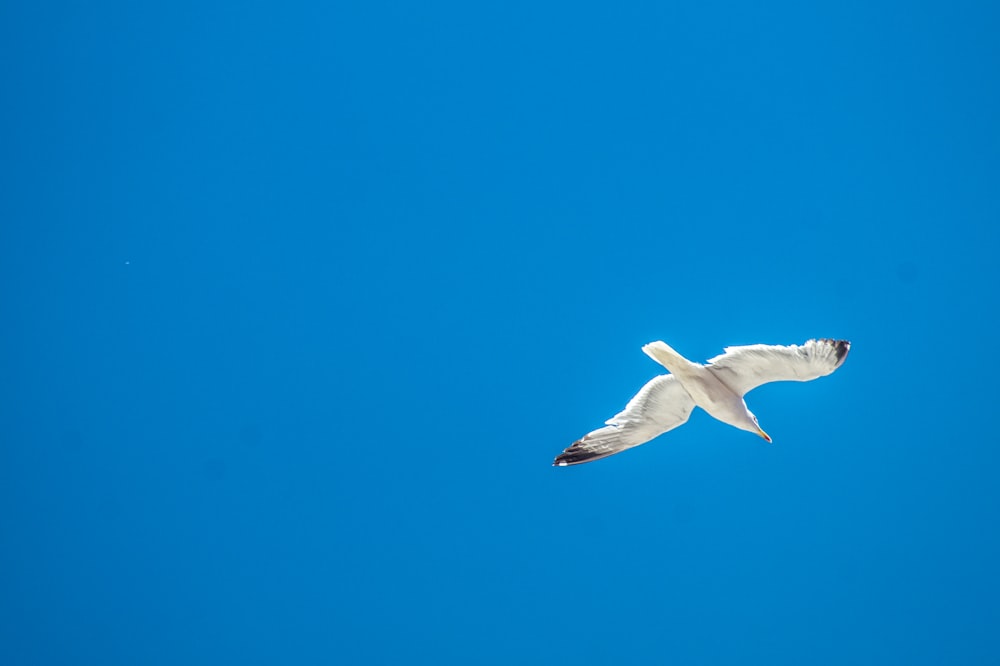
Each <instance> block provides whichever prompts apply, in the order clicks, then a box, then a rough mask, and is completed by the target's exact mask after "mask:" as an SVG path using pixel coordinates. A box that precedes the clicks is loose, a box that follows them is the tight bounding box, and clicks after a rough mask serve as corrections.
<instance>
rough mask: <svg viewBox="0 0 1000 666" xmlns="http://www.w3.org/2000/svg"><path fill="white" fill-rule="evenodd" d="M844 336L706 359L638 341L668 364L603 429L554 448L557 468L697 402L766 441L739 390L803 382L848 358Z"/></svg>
mask: <svg viewBox="0 0 1000 666" xmlns="http://www.w3.org/2000/svg"><path fill="white" fill-rule="evenodd" d="M850 349H851V343H850V342H848V341H847V340H830V339H826V338H824V339H821V340H809V341H807V342H806V343H805V344H803V345H747V346H743V347H726V348H725V349H724V353H723V354H721V355H719V356H716V357H715V358H713V359H709V361H708V363H707V364H705V365H702V364H701V363H694V362H692V361H689V360H687V359H686V358H684V357H683V356H681V355H680V354H678V353H677V352H676V351H674V350H673V349H671V348H670V347H669V346H668V345H667V343H665V342H662V341H660V340H657V341H656V342H650V343H649V344H648V345H645V346H644V347H643V348H642V351H644V352H645V353H646V354H647V355H648V356H649V357H650V358H652V359H653V360H654V361H656V362H657V363H659V364H660V365H662V366H663V367H664V368H666V369H667V370H669V371H670V374H669V375H659V376H657V377H654V378H653V379H651V380H649V381H648V382H647V383H646V385H645V386H643V387H642V389H640V391H639V392H638V393H637V394H636V395H635V397H634V398H632V399H631V400H629V403H628V404H627V405H626V406H625V409H624V410H622V411H621V412H619V413H618V414H616V415H615V416H613V417H611V418H610V419H608V420H607V421H605V424H606V425H605V426H604V427H603V428H598V429H597V430H594V431H593V432H590V433H588V434H587V435H584V436H583V438H582V439H578V440H577V441H575V442H573V444H572V445H571V446H570V447H569V448H567V449H566V450H565V451H563V452H562V453H561V454H559V455H558V456H557V457H556V459H555V462H553V463H552V464H553V465H555V466H556V467H566V466H568V465H579V464H580V463H585V462H590V461H592V460H600V459H601V458H607V457H608V456H610V455H614V454H616V453H619V452H621V451H624V450H625V449H631V448H632V447H633V446H639V445H640V444H645V443H646V442H648V441H649V440H651V439H653V438H654V437H657V436H658V435H662V434H663V433H665V432H667V431H670V430H673V429H674V428H676V427H677V426H680V425H684V423H686V422H687V420H688V417H690V416H691V411H692V410H693V409H694V408H695V407H701V408H702V409H704V410H705V411H706V412H708V413H709V414H710V415H712V416H713V417H715V418H716V419H718V420H720V421H722V422H723V423H728V424H729V425H731V426H735V427H737V428H739V429H740V430H746V431H748V432H752V433H754V434H755V435H759V436H761V437H763V438H764V439H765V440H766V441H768V442H770V441H771V438H770V437H769V436H768V434H767V433H766V432H764V431H763V430H761V427H760V424H758V423H757V417H756V416H754V415H753V412H751V411H750V410H749V409H748V408H747V403H746V402H744V400H743V396H744V395H745V394H746V393H748V392H749V391H752V390H753V389H755V388H757V387H758V386H760V385H761V384H767V383H769V382H784V381H797V382H808V381H810V380H813V379H816V378H817V377H825V376H826V375H829V374H830V373H832V372H833V371H834V370H836V369H837V368H839V367H840V366H841V364H842V363H843V362H844V359H845V358H847V352H848V351H850Z"/></svg>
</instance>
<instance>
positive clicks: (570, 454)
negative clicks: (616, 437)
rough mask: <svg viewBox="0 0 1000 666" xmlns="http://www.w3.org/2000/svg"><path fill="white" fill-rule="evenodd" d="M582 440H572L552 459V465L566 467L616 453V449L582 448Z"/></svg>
mask: <svg viewBox="0 0 1000 666" xmlns="http://www.w3.org/2000/svg"><path fill="white" fill-rule="evenodd" d="M582 444H583V440H582V439H578V440H576V441H575V442H573V443H572V444H571V445H570V446H569V447H568V448H567V449H566V450H565V451H563V452H562V453H560V454H559V455H558V456H556V459H555V460H553V461H552V466H553V467H568V466H569V465H579V464H581V463H585V462H590V461H592V460H600V459H601V458H607V457H608V456H610V455H612V454H614V453H617V452H616V451H610V452H608V451H592V450H588V449H585V448H582Z"/></svg>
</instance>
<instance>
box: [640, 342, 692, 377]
mask: <svg viewBox="0 0 1000 666" xmlns="http://www.w3.org/2000/svg"><path fill="white" fill-rule="evenodd" d="M642 351H644V352H646V355H647V356H649V358H651V359H653V360H654V361H656V362H657V363H659V364H660V365H662V366H663V367H664V368H666V369H667V370H669V371H670V372H671V373H673V374H677V369H678V368H682V367H684V366H686V365H690V363H691V361H689V360H687V359H686V358H684V357H683V356H681V355H680V354H678V353H677V352H675V351H674V350H673V349H672V348H671V347H670V345H668V344H667V343H666V342H663V341H662V340H657V341H656V342H650V343H649V344H648V345H644V346H643V348H642Z"/></svg>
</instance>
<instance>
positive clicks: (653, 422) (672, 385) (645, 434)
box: [552, 375, 694, 467]
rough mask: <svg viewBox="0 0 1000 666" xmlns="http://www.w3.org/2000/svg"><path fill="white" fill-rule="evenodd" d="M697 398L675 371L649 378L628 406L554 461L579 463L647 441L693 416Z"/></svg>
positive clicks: (561, 465)
mask: <svg viewBox="0 0 1000 666" xmlns="http://www.w3.org/2000/svg"><path fill="white" fill-rule="evenodd" d="M692 409H694V401H693V400H692V399H691V396H689V395H688V393H687V391H685V390H684V387H683V386H681V385H680V382H678V381H677V380H676V379H674V376H673V375H660V376H659V377H654V378H653V379H651V380H649V381H648V382H646V385H645V386H643V387H642V389H641V390H640V391H639V392H638V393H636V395H635V397H634V398H632V399H631V400H630V401H629V403H628V405H626V406H625V409H624V410H622V411H621V412H620V413H618V414H616V415H615V416H614V417H612V418H610V419H608V420H607V421H605V423H606V424H607V425H606V426H604V427H603V428H598V429H597V430H594V431H593V432H591V433H589V434H587V435H585V436H584V437H583V438H582V439H579V440H577V441H575V442H573V445H572V446H570V447H569V448H568V449H566V450H565V451H563V452H562V453H561V454H559V456H557V457H556V459H555V462H553V463H552V464H553V465H557V466H559V467H564V466H566V465H579V464H580V463H585V462H590V461H591V460H599V459H601V458H606V457H608V456H610V455H613V454H615V453H618V452H620V451H624V450H625V449H630V448H632V447H633V446H639V445H640V444H645V443H646V442H648V441H649V440H651V439H653V438H654V437H656V436H657V435H661V434H663V433H665V432H667V431H668V430H673V429H674V428H676V427H677V426H679V425H682V424H683V423H684V422H685V421H687V420H688V417H689V416H691V410H692Z"/></svg>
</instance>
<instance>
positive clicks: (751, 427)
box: [744, 409, 771, 444]
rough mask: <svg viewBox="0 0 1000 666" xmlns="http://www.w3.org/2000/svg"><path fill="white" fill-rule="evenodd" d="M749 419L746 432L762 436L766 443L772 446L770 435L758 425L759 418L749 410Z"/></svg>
mask: <svg viewBox="0 0 1000 666" xmlns="http://www.w3.org/2000/svg"><path fill="white" fill-rule="evenodd" d="M747 418H748V419H749V421H748V422H747V425H746V427H745V428H744V430H748V431H749V432H752V433H754V434H755V435H760V436H761V437H762V438H764V441H766V442H767V443H768V444H770V443H771V437H770V435H768V434H767V433H766V432H764V430H763V429H762V428H761V427H760V424H759V423H757V417H756V416H754V415H753V412H751V411H750V410H749V409H748V410H747Z"/></svg>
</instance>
